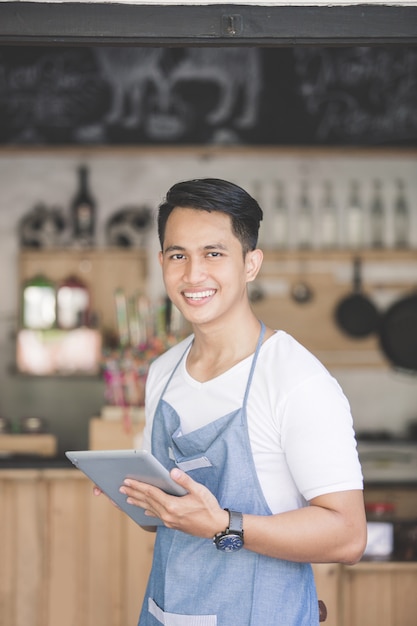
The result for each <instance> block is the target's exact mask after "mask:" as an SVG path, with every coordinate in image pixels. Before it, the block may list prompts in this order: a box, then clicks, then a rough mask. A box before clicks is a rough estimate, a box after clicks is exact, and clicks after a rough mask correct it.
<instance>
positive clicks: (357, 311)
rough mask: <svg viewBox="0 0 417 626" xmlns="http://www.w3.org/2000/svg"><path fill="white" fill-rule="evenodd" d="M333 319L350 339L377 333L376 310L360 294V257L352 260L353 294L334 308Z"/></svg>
mask: <svg viewBox="0 0 417 626" xmlns="http://www.w3.org/2000/svg"><path fill="white" fill-rule="evenodd" d="M335 319H336V323H337V325H338V326H339V328H341V330H342V331H343V332H344V333H345V334H347V335H349V336H350V337H355V338H358V339H359V338H363V337H368V336H369V335H371V334H372V333H375V332H377V331H378V327H379V319H380V316H379V312H378V309H377V308H376V306H375V304H374V303H373V302H372V300H371V299H370V298H368V297H367V296H366V295H365V294H364V293H363V292H362V273H361V259H360V257H355V258H354V259H353V292H352V293H351V294H349V295H348V296H345V297H344V298H343V299H342V300H341V301H340V302H339V304H338V305H337V306H336V309H335Z"/></svg>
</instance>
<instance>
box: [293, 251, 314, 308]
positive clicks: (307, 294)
mask: <svg viewBox="0 0 417 626" xmlns="http://www.w3.org/2000/svg"><path fill="white" fill-rule="evenodd" d="M299 268H300V269H299V278H298V280H297V281H296V282H295V283H294V284H293V285H292V287H291V297H292V299H293V300H294V302H297V304H306V303H307V302H310V300H312V299H313V296H314V292H313V289H312V288H311V286H310V285H309V284H308V282H307V281H306V279H305V278H304V276H305V274H306V269H307V261H306V260H305V259H304V258H300V265H299Z"/></svg>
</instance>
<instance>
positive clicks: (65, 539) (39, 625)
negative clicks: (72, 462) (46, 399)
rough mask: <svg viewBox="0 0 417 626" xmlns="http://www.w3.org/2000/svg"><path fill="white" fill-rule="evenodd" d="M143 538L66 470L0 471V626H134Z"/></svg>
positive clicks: (143, 571) (144, 558)
mask: <svg viewBox="0 0 417 626" xmlns="http://www.w3.org/2000/svg"><path fill="white" fill-rule="evenodd" d="M153 541H154V535H153V534H152V533H146V532H145V531H143V530H142V529H141V528H139V527H138V526H137V525H136V524H135V523H134V522H132V521H131V520H130V519H129V518H128V517H127V516H126V515H124V514H123V513H121V512H120V511H119V510H118V509H116V508H115V507H114V506H113V505H112V504H111V503H110V502H109V501H108V499H107V498H105V497H104V496H100V497H98V498H95V497H94V496H93V495H92V485H91V482H90V481H89V480H87V479H86V478H85V477H84V476H83V474H81V472H78V471H76V470H74V469H68V470H66V469H42V470H41V469H39V470H30V469H28V470H18V469H9V470H7V469H5V470H2V471H1V472H0V554H1V559H0V626H58V625H59V626H74V624H77V626H97V624H100V626H121V625H123V626H130V625H131V626H135V624H136V623H137V619H138V615H139V609H140V607H141V604H142V600H143V595H144V591H145V586H146V582H147V578H148V573H149V569H150V564H151V559H152V549H153Z"/></svg>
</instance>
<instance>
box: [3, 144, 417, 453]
mask: <svg viewBox="0 0 417 626" xmlns="http://www.w3.org/2000/svg"><path fill="white" fill-rule="evenodd" d="M80 163H86V164H87V165H89V167H90V171H91V190H92V193H93V195H94V196H95V198H96V200H97V205H98V222H97V245H98V246H104V245H105V244H106V238H105V225H106V221H107V219H108V218H109V217H110V215H112V214H113V213H114V212H115V211H117V210H118V209H121V208H123V207H125V206H127V205H134V206H138V205H143V204H146V205H149V206H150V207H152V208H156V207H157V205H158V203H159V202H160V201H161V200H162V198H163V195H164V193H165V191H166V190H167V189H168V187H169V186H170V185H171V184H173V183H174V182H176V181H178V180H182V179H188V178H194V177H200V176H203V177H204V176H215V177H222V178H228V179H230V180H233V181H234V182H236V183H238V184H241V185H243V186H244V187H246V188H247V189H248V190H249V191H250V192H252V193H255V191H256V193H257V195H258V199H259V201H260V203H261V205H262V206H263V208H264V211H265V225H266V226H265V227H264V232H263V233H262V240H263V242H264V244H265V245H271V244H272V242H271V240H270V238H269V235H268V228H267V224H268V221H269V220H270V217H271V214H272V211H273V202H274V189H275V183H276V181H278V180H281V181H283V182H284V184H285V189H286V192H287V198H288V204H289V208H290V212H293V211H294V207H295V206H296V203H297V198H298V194H299V190H300V183H301V181H303V180H307V181H308V182H309V189H310V192H309V193H310V198H311V201H312V204H313V207H314V211H315V217H316V231H315V234H314V236H315V237H317V236H318V233H319V230H320V214H319V208H320V198H321V196H322V185H323V182H324V180H326V179H328V180H332V181H333V182H334V186H335V197H336V201H337V205H338V207H339V217H340V236H341V237H343V232H344V227H343V224H344V222H343V220H344V215H345V213H344V209H345V207H346V203H347V196H348V189H349V182H350V181H351V180H352V179H357V180H358V181H359V182H360V185H361V199H362V201H363V205H364V207H365V209H366V211H368V210H369V204H370V201H371V196H372V184H373V180H374V179H375V178H379V179H380V180H382V181H383V198H384V202H385V204H386V208H387V211H388V221H387V229H386V242H387V245H388V246H390V245H392V214H391V210H392V206H393V202H394V195H395V181H396V179H397V178H402V179H403V180H404V181H405V183H406V194H407V198H408V202H409V207H410V211H411V213H412V214H411V220H412V221H411V228H410V240H411V244H412V245H413V247H415V248H416V249H417V154H416V153H415V151H414V152H413V151H402V152H401V151H397V152H395V151H389V150H386V151H382V150H381V151H378V150H374V151H369V150H363V151H355V150H346V149H345V150H336V149H335V150H325V149H322V150H313V149H311V150H310V149H263V150H262V149H255V148H254V149H238V148H230V149H228V148H224V149H219V148H217V149H211V148H204V149H203V148H201V149H198V148H184V149H176V148H172V149H163V148H160V149H154V148H152V149H135V148H124V149H121V148H112V149H110V148H109V149H84V148H74V149H56V150H53V149H37V148H35V149H26V150H20V149H13V148H8V149H4V150H2V151H0V188H1V197H0V272H1V281H0V284H1V288H2V294H1V297H0V414H1V415H4V416H6V417H8V418H11V419H16V420H17V419H19V418H21V417H23V416H29V415H36V416H40V417H44V418H46V419H47V421H48V423H49V425H50V429H51V430H52V431H53V432H54V433H56V434H57V435H58V438H59V442H60V449H64V448H72V447H74V448H77V447H84V446H85V445H87V427H88V421H89V419H90V417H92V416H93V415H97V414H98V413H99V411H100V409H101V407H102V405H103V404H104V395H103V393H104V388H103V384H102V382H101V381H100V380H91V379H82V378H77V379H74V380H70V379H57V378H49V379H48V378H46V379H35V378H30V377H23V376H19V375H17V374H16V373H15V371H14V369H13V365H14V333H15V331H16V328H17V324H18V301H19V284H18V275H17V261H18V253H19V231H18V227H19V222H20V220H21V218H22V217H23V216H24V215H26V214H27V213H28V212H29V211H31V210H32V209H33V207H34V205H35V204H36V203H38V202H43V203H45V204H46V205H47V206H48V207H52V206H60V207H62V209H63V211H64V213H65V214H66V215H67V214H68V208H69V204H70V201H71V198H72V196H73V194H74V193H75V189H76V184H77V179H76V170H77V166H78V165H79V164H80ZM368 229H369V224H366V225H365V233H364V234H365V238H367V237H368V236H369V230H368ZM146 245H147V249H148V251H149V268H150V269H149V284H148V289H149V293H150V295H151V296H152V298H154V299H156V298H158V297H159V296H161V295H162V294H163V286H162V282H161V278H160V272H159V266H158V263H157V252H158V245H157V238H156V233H155V229H154V228H153V230H152V231H151V232H150V233H149V234H148V238H147V244H146ZM290 245H291V246H294V245H295V240H294V238H293V237H292V236H291V233H290ZM416 256H417V252H416ZM416 278H417V277H416ZM348 288H349V285H347V289H348ZM109 305H110V306H111V303H109ZM278 315H279V313H278ZM334 374H335V375H336V377H337V378H338V380H339V381H340V382H341V384H342V387H343V388H344V390H345V392H346V394H347V396H348V398H349V400H350V402H351V406H352V411H353V415H354V420H355V426H356V428H357V430H380V429H389V430H393V431H395V432H396V433H398V434H401V433H402V432H403V431H404V429H405V428H406V425H407V423H408V421H409V420H411V419H416V418H417V378H415V377H412V376H409V375H405V374H401V373H398V372H394V371H390V370H389V369H388V368H387V369H383V370H380V369H369V368H367V369H344V368H338V369H337V370H335V371H334Z"/></svg>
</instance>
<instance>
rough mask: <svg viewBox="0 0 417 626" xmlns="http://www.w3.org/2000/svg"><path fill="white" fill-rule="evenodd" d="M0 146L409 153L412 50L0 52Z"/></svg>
mask: <svg viewBox="0 0 417 626" xmlns="http://www.w3.org/2000/svg"><path fill="white" fill-rule="evenodd" d="M0 143H1V144H15V145H25V144H32V145H33V144H38V145H39V144H40V145H42V144H88V145H90V144H115V145H116V144H122V145H125V144H242V145H246V144H247V145H253V144H258V145H259V144H262V145H408V146H410V145H416V143H417V48H414V47H397V46H387V47H335V48H321V47H303V46H296V47H294V48H249V47H243V48H242V47H228V48H222V47H219V48H214V47H206V48H204V47H185V48H166V47H163V48H158V47H91V48H90V47H88V48H87V47H85V48H83V47H8V46H5V47H0Z"/></svg>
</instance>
